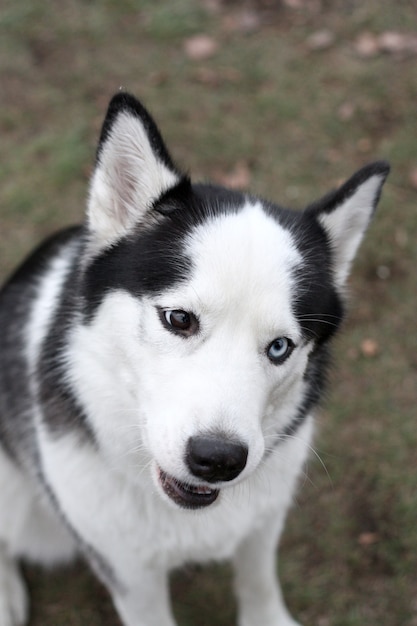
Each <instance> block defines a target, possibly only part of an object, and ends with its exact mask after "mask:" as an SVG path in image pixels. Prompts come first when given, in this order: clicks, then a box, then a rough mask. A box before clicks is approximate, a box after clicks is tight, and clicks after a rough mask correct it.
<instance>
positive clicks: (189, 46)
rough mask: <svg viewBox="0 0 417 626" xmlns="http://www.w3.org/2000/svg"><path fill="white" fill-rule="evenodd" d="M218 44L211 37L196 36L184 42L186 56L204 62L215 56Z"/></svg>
mask: <svg viewBox="0 0 417 626" xmlns="http://www.w3.org/2000/svg"><path fill="white" fill-rule="evenodd" d="M218 48H219V44H218V42H217V41H216V40H215V39H213V37H210V36H209V35H194V36H193V37H189V38H188V39H186V40H185V41H184V50H185V54H186V55H187V56H188V58H189V59H192V60H193V61H202V60H204V59H208V58H210V57H212V56H214V55H215V54H216V52H217V50H218Z"/></svg>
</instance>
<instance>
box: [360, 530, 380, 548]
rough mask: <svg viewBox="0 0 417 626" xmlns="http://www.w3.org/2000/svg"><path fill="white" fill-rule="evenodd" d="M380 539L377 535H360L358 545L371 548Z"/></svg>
mask: <svg viewBox="0 0 417 626" xmlns="http://www.w3.org/2000/svg"><path fill="white" fill-rule="evenodd" d="M380 540H381V537H380V536H379V535H378V533H361V534H360V535H359V537H358V543H359V545H360V546H371V545H373V544H374V543H378V541H380Z"/></svg>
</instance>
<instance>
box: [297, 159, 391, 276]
mask: <svg viewBox="0 0 417 626" xmlns="http://www.w3.org/2000/svg"><path fill="white" fill-rule="evenodd" d="M389 170H390V166H389V164H388V163H386V162H385V161H377V162H375V163H371V164H370V165H367V166H365V167H363V168H362V169H361V170H359V171H358V172H356V174H354V175H353V176H352V178H350V179H349V180H348V181H347V182H346V183H345V184H344V185H342V186H341V187H340V188H339V189H337V190H336V191H333V192H331V193H329V194H328V195H327V196H325V197H324V198H322V199H321V200H319V201H318V202H315V203H314V204H313V205H311V206H309V207H307V209H306V212H309V213H313V214H314V215H315V217H316V219H317V220H318V222H319V223H320V225H321V226H322V227H323V228H324V230H325V232H326V235H327V237H328V239H329V242H330V245H331V248H332V252H333V255H334V268H335V280H336V284H337V285H338V286H339V287H342V286H343V285H344V284H345V282H346V279H347V277H348V274H349V270H350V266H351V263H352V261H353V259H354V257H355V254H356V252H357V249H358V247H359V244H360V242H361V241H362V237H363V235H364V233H365V231H366V228H367V227H368V225H369V222H370V221H371V218H372V215H373V213H374V211H375V208H376V205H377V203H378V200H379V197H380V194H381V189H382V186H383V184H384V182H385V179H386V177H387V176H388V173H389Z"/></svg>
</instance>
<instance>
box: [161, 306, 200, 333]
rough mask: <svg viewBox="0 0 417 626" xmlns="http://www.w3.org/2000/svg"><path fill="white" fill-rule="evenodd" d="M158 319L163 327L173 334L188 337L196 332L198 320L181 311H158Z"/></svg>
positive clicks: (190, 314)
mask: <svg viewBox="0 0 417 626" xmlns="http://www.w3.org/2000/svg"><path fill="white" fill-rule="evenodd" d="M160 318H161V321H162V322H163V324H164V326H166V327H167V328H168V330H171V331H172V332H174V333H177V334H180V335H184V336H186V337H189V336H190V335H194V334H195V333H196V332H197V331H198V320H197V318H196V316H195V315H193V314H192V313H188V312H187V311H182V310H181V309H168V310H166V311H163V310H161V311H160Z"/></svg>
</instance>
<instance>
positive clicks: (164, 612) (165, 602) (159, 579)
mask: <svg viewBox="0 0 417 626" xmlns="http://www.w3.org/2000/svg"><path fill="white" fill-rule="evenodd" d="M112 596H113V602H114V604H115V607H116V609H117V611H118V614H119V616H120V618H121V620H122V622H123V624H124V626H176V625H175V621H174V618H173V616H172V612H171V607H170V599H169V589H168V576H167V574H166V572H164V571H160V570H154V569H144V571H143V573H142V575H141V576H140V580H138V584H137V585H134V586H132V587H131V588H129V589H126V588H120V589H117V590H113V593H112Z"/></svg>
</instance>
